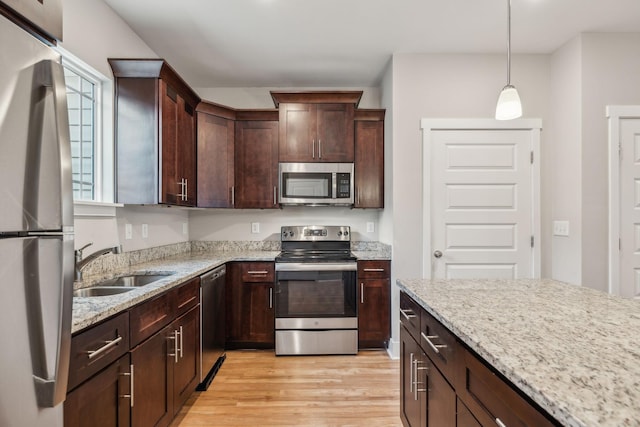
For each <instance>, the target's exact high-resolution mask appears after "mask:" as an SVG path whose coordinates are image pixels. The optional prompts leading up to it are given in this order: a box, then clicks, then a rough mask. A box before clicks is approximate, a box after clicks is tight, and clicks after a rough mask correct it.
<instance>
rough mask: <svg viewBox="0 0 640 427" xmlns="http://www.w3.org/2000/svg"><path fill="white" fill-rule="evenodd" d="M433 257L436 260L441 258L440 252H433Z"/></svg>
mask: <svg viewBox="0 0 640 427" xmlns="http://www.w3.org/2000/svg"><path fill="white" fill-rule="evenodd" d="M433 256H434V257H436V258H440V257H442V252H440V251H435V252H434V253H433Z"/></svg>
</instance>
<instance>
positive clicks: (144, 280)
mask: <svg viewBox="0 0 640 427" xmlns="http://www.w3.org/2000/svg"><path fill="white" fill-rule="evenodd" d="M172 274H173V273H153V274H129V275H126V276H120V277H114V278H113V279H107V280H103V281H102V282H100V283H96V285H95V286H99V287H122V288H135V287H138V286H144V285H148V284H149V283H153V282H156V281H158V280H160V279H164V278H165V277H167V276H170V275H172Z"/></svg>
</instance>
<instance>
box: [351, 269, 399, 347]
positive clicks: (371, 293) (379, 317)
mask: <svg viewBox="0 0 640 427" xmlns="http://www.w3.org/2000/svg"><path fill="white" fill-rule="evenodd" d="M359 291H360V305H359V306H358V346H359V347H361V348H364V347H384V346H385V345H386V343H387V341H388V340H389V334H390V329H391V319H390V309H389V305H390V296H389V279H361V280H360V289H359Z"/></svg>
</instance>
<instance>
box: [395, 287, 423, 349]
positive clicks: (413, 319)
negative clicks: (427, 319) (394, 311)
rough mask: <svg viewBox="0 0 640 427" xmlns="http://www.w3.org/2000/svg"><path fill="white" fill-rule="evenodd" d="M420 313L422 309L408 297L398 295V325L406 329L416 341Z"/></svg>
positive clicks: (418, 335) (417, 339)
mask: <svg viewBox="0 0 640 427" xmlns="http://www.w3.org/2000/svg"><path fill="white" fill-rule="evenodd" d="M422 311H423V310H422V307H420V306H419V305H418V303H417V302H415V301H414V300H413V299H412V298H411V297H410V296H409V295H407V294H405V293H404V292H401V293H400V323H401V324H402V325H404V327H405V328H407V331H408V332H409V333H410V334H411V335H412V336H413V339H415V340H416V341H420V312H422Z"/></svg>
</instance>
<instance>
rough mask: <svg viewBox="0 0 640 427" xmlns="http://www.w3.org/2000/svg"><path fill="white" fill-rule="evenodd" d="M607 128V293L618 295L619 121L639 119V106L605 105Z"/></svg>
mask: <svg viewBox="0 0 640 427" xmlns="http://www.w3.org/2000/svg"><path fill="white" fill-rule="evenodd" d="M606 116H607V119H608V120H607V121H608V126H609V141H608V144H609V266H608V267H609V286H608V289H609V293H610V294H612V295H620V148H621V142H620V121H621V120H622V119H640V106H639V105H607V106H606Z"/></svg>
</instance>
